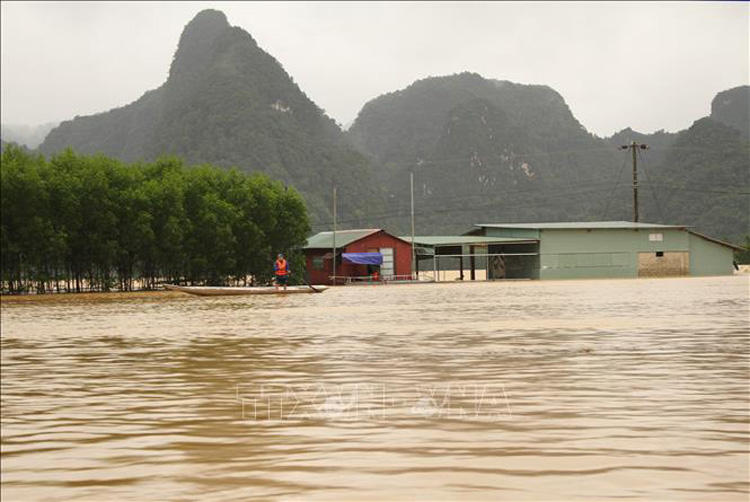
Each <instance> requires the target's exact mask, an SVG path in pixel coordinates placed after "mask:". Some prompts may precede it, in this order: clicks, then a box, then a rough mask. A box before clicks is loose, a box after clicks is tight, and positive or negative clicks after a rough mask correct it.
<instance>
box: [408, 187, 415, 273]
mask: <svg viewBox="0 0 750 502" xmlns="http://www.w3.org/2000/svg"><path fill="white" fill-rule="evenodd" d="M409 179H410V181H411V276H412V279H414V270H416V268H417V264H416V263H417V260H416V258H417V257H416V254H415V253H414V172H410V173H409Z"/></svg>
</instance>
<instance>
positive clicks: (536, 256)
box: [305, 221, 742, 284]
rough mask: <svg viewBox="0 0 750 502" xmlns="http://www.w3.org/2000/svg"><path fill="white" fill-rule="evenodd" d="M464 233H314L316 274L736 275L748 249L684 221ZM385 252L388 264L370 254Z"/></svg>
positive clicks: (491, 226) (311, 249) (347, 278)
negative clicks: (737, 259) (738, 257)
mask: <svg viewBox="0 0 750 502" xmlns="http://www.w3.org/2000/svg"><path fill="white" fill-rule="evenodd" d="M474 226H475V228H474V229H473V230H471V231H469V232H467V233H466V234H464V235H453V236H451V235H447V236H446V235H440V236H416V237H415V238H414V245H415V257H416V260H415V268H414V270H413V271H412V269H411V237H396V236H393V235H391V234H389V233H387V232H386V231H384V230H382V229H365V230H345V231H338V232H336V260H337V262H336V263H337V268H336V272H335V274H334V273H333V269H332V265H331V263H332V257H333V251H332V249H333V232H321V233H319V234H317V235H315V236H313V237H311V238H310V239H309V240H308V243H307V246H306V248H305V252H306V254H307V270H308V272H309V273H310V281H312V282H314V283H317V284H331V283H333V282H334V281H333V280H332V277H333V275H336V276H337V277H338V280H337V281H336V283H341V282H353V280H356V278H358V277H367V276H370V275H372V274H373V273H375V272H378V273H379V275H380V277H381V278H386V279H390V280H393V279H398V278H402V279H411V278H418V279H422V280H435V281H454V280H476V281H482V280H499V279H587V278H628V277H677V276H708V275H731V274H732V273H733V256H734V254H733V253H734V251H735V250H739V249H742V248H740V247H738V246H735V245H733V244H730V243H727V242H723V241H721V240H718V239H714V238H712V237H708V236H706V235H703V234H701V233H698V232H695V231H694V230H691V229H690V228H688V227H685V226H681V225H657V224H653V223H632V222H627V221H596V222H567V223H481V224H477V225H474ZM358 253H364V254H367V253H375V254H378V253H379V254H380V255H381V256H382V260H383V261H382V264H380V265H378V264H376V263H375V262H374V261H368V260H370V259H371V257H368V256H358V255H357V254H358Z"/></svg>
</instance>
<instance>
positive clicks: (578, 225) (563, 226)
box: [474, 221, 685, 230]
mask: <svg viewBox="0 0 750 502" xmlns="http://www.w3.org/2000/svg"><path fill="white" fill-rule="evenodd" d="M474 226H475V227H491V228H523V229H530V230H578V229H632V230H636V229H649V228H685V225H658V224H656V223H634V222H632V221H569V222H558V223H478V224H476V225H474Z"/></svg>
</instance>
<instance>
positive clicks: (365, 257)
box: [305, 228, 412, 284]
mask: <svg viewBox="0 0 750 502" xmlns="http://www.w3.org/2000/svg"><path fill="white" fill-rule="evenodd" d="M305 258H306V261H307V272H308V274H309V281H310V282H311V283H313V284H347V283H353V282H372V281H394V280H405V279H411V273H412V270H411V243H410V242H407V241H405V240H403V239H401V238H399V237H396V236H395V235H391V234H389V233H388V232H386V231H385V230H382V229H379V228H370V229H358V230H338V231H336V232H335V233H334V232H330V231H329V232H320V233H317V234H315V235H313V236H312V237H310V238H309V239H308V240H307V245H306V246H305ZM334 260H335V261H334ZM334 263H335V269H334Z"/></svg>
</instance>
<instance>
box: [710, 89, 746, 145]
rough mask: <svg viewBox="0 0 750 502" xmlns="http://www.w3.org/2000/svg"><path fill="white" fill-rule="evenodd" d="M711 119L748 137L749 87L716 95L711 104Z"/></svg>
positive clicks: (728, 90)
mask: <svg viewBox="0 0 750 502" xmlns="http://www.w3.org/2000/svg"><path fill="white" fill-rule="evenodd" d="M711 118H712V119H714V120H718V121H719V122H721V123H723V124H725V125H728V126H731V127H734V128H735V129H738V130H740V131H741V132H742V133H743V134H744V135H745V136H750V86H747V85H741V86H738V87H733V88H732V89H727V90H726V91H722V92H720V93H718V94H717V95H716V97H714V99H713V101H712V102H711Z"/></svg>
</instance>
